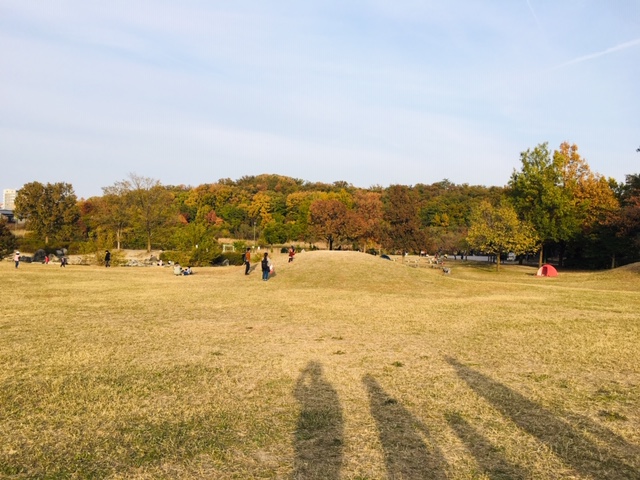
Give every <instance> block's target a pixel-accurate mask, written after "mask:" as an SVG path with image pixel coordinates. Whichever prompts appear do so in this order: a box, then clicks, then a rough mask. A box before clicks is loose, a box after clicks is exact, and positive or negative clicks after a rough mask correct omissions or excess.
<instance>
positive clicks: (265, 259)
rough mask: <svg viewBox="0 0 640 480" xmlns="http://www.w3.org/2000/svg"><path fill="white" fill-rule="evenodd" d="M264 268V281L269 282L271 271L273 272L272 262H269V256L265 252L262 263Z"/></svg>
mask: <svg viewBox="0 0 640 480" xmlns="http://www.w3.org/2000/svg"><path fill="white" fill-rule="evenodd" d="M260 266H261V267H262V280H263V281H265V282H266V281H267V280H269V271H270V270H271V262H270V261H269V254H268V253H267V252H264V257H262V262H261V263H260Z"/></svg>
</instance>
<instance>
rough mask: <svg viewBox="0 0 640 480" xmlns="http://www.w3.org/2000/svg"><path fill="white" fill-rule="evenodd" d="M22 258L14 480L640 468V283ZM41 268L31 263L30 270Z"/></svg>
mask: <svg viewBox="0 0 640 480" xmlns="http://www.w3.org/2000/svg"><path fill="white" fill-rule="evenodd" d="M274 257H275V261H276V265H277V268H278V275H277V276H276V277H274V278H272V279H271V280H270V281H269V282H261V281H260V275H259V272H254V273H253V274H252V275H249V276H244V274H243V269H242V267H228V268H209V269H196V274H195V275H193V276H192V277H184V278H182V277H175V276H173V275H172V273H171V272H170V270H169V269H163V268H157V267H156V268H122V267H114V268H112V269H104V268H98V267H79V266H69V267H67V268H66V269H61V268H56V267H48V266H44V265H36V264H32V265H28V264H25V265H22V266H21V267H20V270H19V271H14V269H12V268H10V267H11V264H10V263H5V262H3V263H1V264H0V273H1V274H2V275H3V278H5V282H6V285H7V288H8V289H9V291H10V292H11V295H8V296H7V297H6V298H5V304H4V306H3V309H2V311H1V313H0V365H1V367H0V477H10V478H11V477H13V478H56V477H57V478H72V477H75V478H91V477H93V478H107V477H111V478H243V479H244V478H329V479H332V478H363V479H364V478H370V479H379V478H403V477H402V476H403V475H404V478H421V477H420V475H424V472H425V471H428V472H430V475H429V476H431V477H433V478H454V479H467V478H542V479H545V478H548V479H551V478H554V479H555V478H612V479H613V478H621V479H622V478H633V475H634V472H637V471H639V470H640V464H639V462H638V459H639V458H640V433H639V432H640V416H639V413H638V412H640V367H639V365H638V362H637V359H638V358H639V356H638V354H639V353H640V347H639V343H638V339H639V338H640V336H639V333H640V325H639V323H638V314H637V312H638V311H640V294H639V293H638V292H639V289H638V287H639V286H640V276H639V274H638V273H637V272H636V271H635V270H633V269H630V268H627V269H624V270H622V271H617V270H616V271H613V272H596V273H589V272H575V273H566V272H562V271H561V272H560V276H559V277H558V278H556V279H541V278H536V277H535V276H533V275H532V268H530V267H520V266H517V265H513V266H512V265H506V266H503V268H502V269H501V272H500V273H496V272H495V269H493V268H491V267H488V266H486V265H473V264H467V265H465V264H456V265H454V273H453V274H452V275H450V276H444V275H442V274H441V272H440V271H438V270H436V269H429V268H410V267H407V266H405V265H402V264H401V263H399V262H389V261H386V260H382V259H379V258H377V257H373V256H369V255H365V254H361V253H356V252H304V253H300V254H298V255H297V256H296V260H295V262H293V263H291V264H288V263H287V262H286V255H283V256H279V254H277V253H276V254H274ZM23 267H24V268H23Z"/></svg>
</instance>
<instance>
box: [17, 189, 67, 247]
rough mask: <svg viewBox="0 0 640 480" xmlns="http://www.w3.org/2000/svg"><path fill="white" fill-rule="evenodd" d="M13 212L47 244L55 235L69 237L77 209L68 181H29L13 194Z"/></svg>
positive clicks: (63, 237) (59, 237)
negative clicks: (43, 182) (14, 196)
mask: <svg viewBox="0 0 640 480" xmlns="http://www.w3.org/2000/svg"><path fill="white" fill-rule="evenodd" d="M15 215H16V216H17V217H18V218H23V219H26V221H27V225H26V226H27V228H28V229H30V230H32V231H33V232H34V233H35V234H36V235H37V236H38V237H40V238H42V239H44V243H45V245H48V244H49V240H50V239H54V238H55V239H59V240H70V239H71V238H72V237H73V234H74V228H75V226H76V222H77V221H78V218H79V215H80V213H79V210H78V206H77V199H76V195H75V193H74V192H73V187H72V186H71V184H69V183H63V182H60V183H53V184H52V183H47V184H46V185H44V184H42V183H40V182H31V183H27V184H26V185H24V186H23V187H22V188H21V189H20V190H18V192H17V194H16V200H15Z"/></svg>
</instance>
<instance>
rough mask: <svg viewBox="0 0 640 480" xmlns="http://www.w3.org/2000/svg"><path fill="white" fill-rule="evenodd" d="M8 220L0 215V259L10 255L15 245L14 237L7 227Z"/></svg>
mask: <svg viewBox="0 0 640 480" xmlns="http://www.w3.org/2000/svg"><path fill="white" fill-rule="evenodd" d="M8 223H9V222H8V220H7V219H6V218H5V217H0V260H2V259H3V258H4V257H6V256H8V255H10V254H11V253H12V252H13V251H14V250H15V249H16V247H17V245H18V242H17V240H16V237H15V235H14V234H13V233H11V230H9V227H8Z"/></svg>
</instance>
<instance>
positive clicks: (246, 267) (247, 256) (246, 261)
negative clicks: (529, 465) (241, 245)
mask: <svg viewBox="0 0 640 480" xmlns="http://www.w3.org/2000/svg"><path fill="white" fill-rule="evenodd" d="M250 269H251V248H249V247H247V251H246V252H244V274H245V275H249V270H250Z"/></svg>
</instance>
